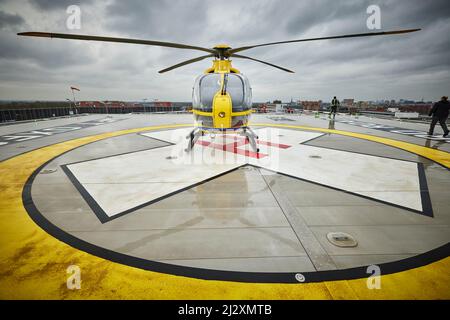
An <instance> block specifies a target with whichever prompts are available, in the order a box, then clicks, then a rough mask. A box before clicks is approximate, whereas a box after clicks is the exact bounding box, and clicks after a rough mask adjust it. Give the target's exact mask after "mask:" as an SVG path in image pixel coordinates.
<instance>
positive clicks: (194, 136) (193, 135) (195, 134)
mask: <svg viewBox="0 0 450 320" xmlns="http://www.w3.org/2000/svg"><path fill="white" fill-rule="evenodd" d="M204 135H205V134H204V132H203V130H200V129H199V128H195V129H194V130H192V131H191V132H190V133H189V134H188V135H187V136H186V139H189V143H188V146H187V148H186V149H184V151H186V152H189V151H191V150H192V148H194V145H195V143H196V142H197V140H198V138H200V137H201V136H204Z"/></svg>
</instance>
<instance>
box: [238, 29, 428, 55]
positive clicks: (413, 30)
mask: <svg viewBox="0 0 450 320" xmlns="http://www.w3.org/2000/svg"><path fill="white" fill-rule="evenodd" d="M419 30H421V29H407V30H394V31H383V32H368V33H356V34H345V35H340V36H331V37H321V38H309V39H299V40H288V41H278V42H269V43H263V44H257V45H252V46H245V47H239V48H234V49H230V50H229V53H230V54H234V53H236V52H240V51H244V50H248V49H253V48H257V47H264V46H272V45H276V44H284V43H294V42H306V41H317V40H330V39H343V38H358V37H371V36H385V35H393V34H403V33H410V32H416V31H419Z"/></svg>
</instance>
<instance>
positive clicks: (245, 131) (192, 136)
mask: <svg viewBox="0 0 450 320" xmlns="http://www.w3.org/2000/svg"><path fill="white" fill-rule="evenodd" d="M204 135H205V131H204V130H202V129H199V128H195V129H194V130H192V131H191V132H190V133H189V134H188V135H187V136H186V139H189V143H188V146H187V148H186V149H184V151H186V152H189V151H191V150H192V149H193V148H194V146H195V143H196V142H197V140H198V138H200V137H202V136H204ZM240 135H241V136H244V137H245V139H247V141H248V142H249V143H250V146H251V147H252V149H253V150H254V151H255V152H259V148H258V143H257V142H256V141H257V140H258V135H257V134H256V133H255V132H254V131H253V130H252V129H250V128H249V127H245V128H242V132H241V134H240Z"/></svg>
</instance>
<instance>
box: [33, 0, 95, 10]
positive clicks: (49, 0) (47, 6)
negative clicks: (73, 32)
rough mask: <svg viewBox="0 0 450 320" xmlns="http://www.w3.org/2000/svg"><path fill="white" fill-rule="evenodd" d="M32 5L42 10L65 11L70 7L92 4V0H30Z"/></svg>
mask: <svg viewBox="0 0 450 320" xmlns="http://www.w3.org/2000/svg"><path fill="white" fill-rule="evenodd" d="M29 1H30V3H31V4H33V5H34V6H36V7H37V8H39V9H42V10H58V9H61V10H65V9H66V8H67V7H68V6H70V5H81V4H88V3H92V0H76V1H74V0H57V1H55V0H29Z"/></svg>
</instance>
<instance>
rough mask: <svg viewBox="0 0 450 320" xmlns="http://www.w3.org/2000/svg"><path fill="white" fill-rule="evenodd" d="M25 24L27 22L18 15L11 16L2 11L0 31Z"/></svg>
mask: <svg viewBox="0 0 450 320" xmlns="http://www.w3.org/2000/svg"><path fill="white" fill-rule="evenodd" d="M24 23H25V20H24V19H23V18H22V17H21V16H19V15H18V14H10V13H7V12H4V11H0V29H3V28H6V27H18V26H21V25H23V24H24Z"/></svg>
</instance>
